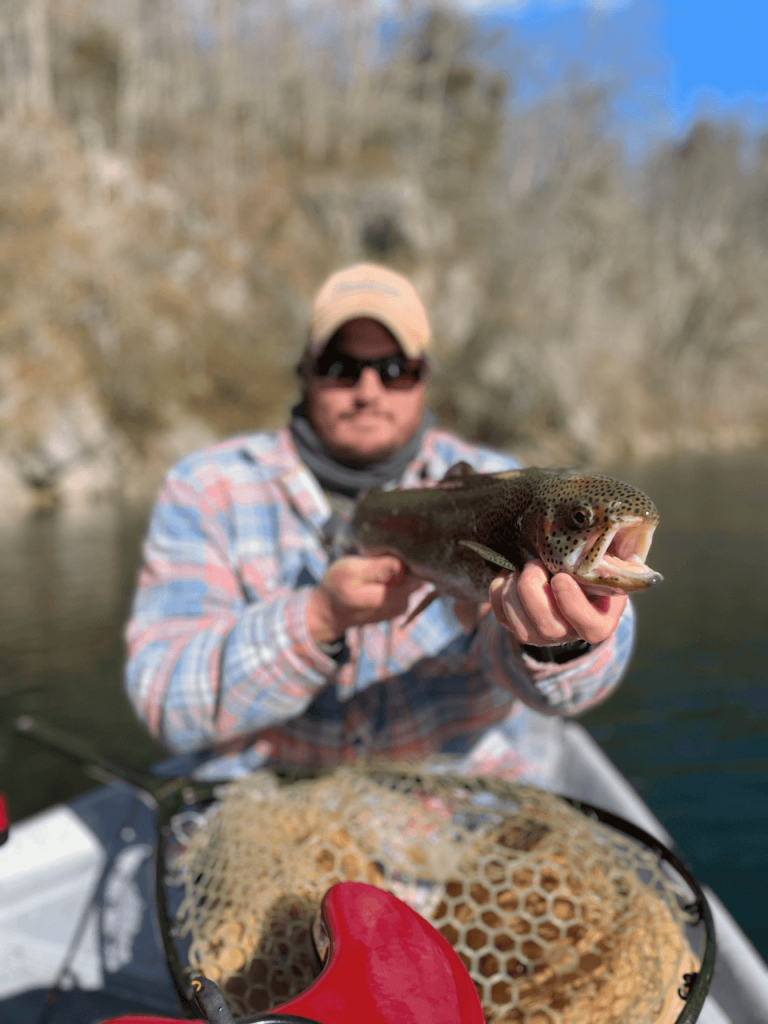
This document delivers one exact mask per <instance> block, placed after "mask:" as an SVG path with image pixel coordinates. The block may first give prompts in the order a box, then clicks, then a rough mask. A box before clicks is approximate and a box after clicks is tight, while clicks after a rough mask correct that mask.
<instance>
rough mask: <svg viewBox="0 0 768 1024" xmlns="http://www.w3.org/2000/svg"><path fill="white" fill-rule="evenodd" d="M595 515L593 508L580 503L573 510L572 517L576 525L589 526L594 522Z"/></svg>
mask: <svg viewBox="0 0 768 1024" xmlns="http://www.w3.org/2000/svg"><path fill="white" fill-rule="evenodd" d="M593 518H594V516H593V513H592V509H591V508H586V507H584V506H583V505H578V506H577V507H576V508H575V509H574V510H573V511H572V512H571V519H572V520H573V523H574V525H575V526H589V525H591V523H592V520H593Z"/></svg>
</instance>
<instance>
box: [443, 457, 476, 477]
mask: <svg viewBox="0 0 768 1024" xmlns="http://www.w3.org/2000/svg"><path fill="white" fill-rule="evenodd" d="M468 476H477V470H476V469H473V468H472V467H471V466H470V464H469V463H468V462H464V461H462V462H457V463H455V464H454V465H453V466H451V468H450V469H449V470H448V472H447V473H446V474H445V476H444V477H443V480H466V478H467V477H468Z"/></svg>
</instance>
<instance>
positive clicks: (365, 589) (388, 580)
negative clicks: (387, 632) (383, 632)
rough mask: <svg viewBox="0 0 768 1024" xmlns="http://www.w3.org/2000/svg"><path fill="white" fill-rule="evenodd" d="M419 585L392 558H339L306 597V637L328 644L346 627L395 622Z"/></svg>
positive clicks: (405, 608)
mask: <svg viewBox="0 0 768 1024" xmlns="http://www.w3.org/2000/svg"><path fill="white" fill-rule="evenodd" d="M423 583H424V581H423V580H420V579H418V578H417V577H416V576H413V575H412V574H411V573H409V572H408V570H407V569H406V568H405V567H404V566H403V564H402V562H401V561H400V559H399V558H395V557H393V556H392V555H382V556H380V557H377V558H362V557H359V556H357V555H347V556H345V557H344V558H339V559H338V560H337V561H336V562H332V563H331V564H330V565H329V566H328V568H327V569H326V572H325V575H324V576H323V578H322V579H321V580H320V582H319V583H318V585H317V586H316V587H315V589H314V590H313V591H312V593H311V594H310V596H309V604H308V605H307V627H308V629H309V633H310V636H311V637H312V639H313V640H314V641H315V642H316V643H320V644H325V643H331V642H332V641H333V640H337V639H338V638H339V637H341V636H342V635H343V634H344V631H345V630H346V629H349V627H350V626H367V625H369V624H370V623H372V622H384V621H386V620H389V619H396V618H397V617H398V616H399V615H403V614H405V612H406V611H407V608H408V599H409V597H410V596H411V594H412V593H413V592H414V591H415V590H418V589H419V587H420V586H422V585H423Z"/></svg>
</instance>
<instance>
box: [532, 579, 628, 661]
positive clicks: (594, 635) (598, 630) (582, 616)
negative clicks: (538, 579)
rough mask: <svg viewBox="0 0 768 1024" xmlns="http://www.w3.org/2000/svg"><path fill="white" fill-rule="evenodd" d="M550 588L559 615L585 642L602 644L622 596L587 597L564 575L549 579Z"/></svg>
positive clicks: (622, 605) (623, 599)
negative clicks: (550, 580)
mask: <svg viewBox="0 0 768 1024" xmlns="http://www.w3.org/2000/svg"><path fill="white" fill-rule="evenodd" d="M551 587H552V590H553V592H554V595H555V600H556V601H557V604H558V608H559V610H560V613H561V614H562V616H563V617H564V619H566V620H567V621H568V622H570V623H571V625H572V626H573V628H574V629H575V630H576V632H577V633H578V634H579V636H580V637H581V638H582V639H583V640H586V641H587V643H589V644H599V643H602V642H603V640H607V639H608V637H609V636H611V634H612V633H613V632H614V631H615V630H616V627H617V626H618V624H619V619H620V618H621V613H622V612H623V611H624V608H625V606H626V603H627V595H626V594H611V595H602V596H600V597H596V598H589V597H588V596H587V595H586V594H585V593H584V591H583V590H582V589H581V587H580V586H579V584H578V583H577V582H576V580H574V579H573V578H572V577H571V576H566V575H565V574H564V573H558V575H557V576H553V577H552V582H551Z"/></svg>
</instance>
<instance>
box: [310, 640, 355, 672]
mask: <svg viewBox="0 0 768 1024" xmlns="http://www.w3.org/2000/svg"><path fill="white" fill-rule="evenodd" d="M317 646H318V647H319V648H320V650H321V651H322V652H323V654H327V655H328V657H329V658H333V660H334V661H335V662H336V663H337V664H339V665H344V664H345V663H346V662H347V661H348V660H349V648H348V647H347V638H346V637H345V636H340V637H339V638H338V639H337V640H331V641H330V643H327V644H318V645H317Z"/></svg>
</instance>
